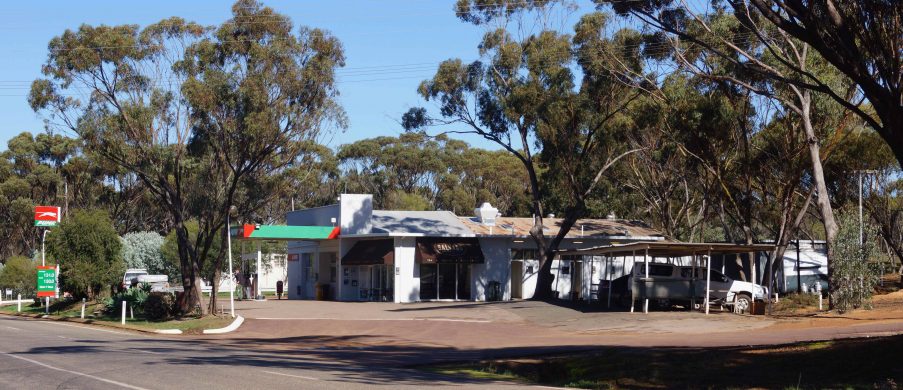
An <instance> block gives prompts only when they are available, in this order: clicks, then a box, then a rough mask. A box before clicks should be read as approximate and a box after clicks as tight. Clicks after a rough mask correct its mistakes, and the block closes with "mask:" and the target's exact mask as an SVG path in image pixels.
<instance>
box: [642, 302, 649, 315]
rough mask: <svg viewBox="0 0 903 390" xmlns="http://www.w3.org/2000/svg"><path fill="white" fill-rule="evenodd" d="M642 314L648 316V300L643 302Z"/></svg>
mask: <svg viewBox="0 0 903 390" xmlns="http://www.w3.org/2000/svg"><path fill="white" fill-rule="evenodd" d="M643 314H649V298H646V299H645V300H644V301H643Z"/></svg>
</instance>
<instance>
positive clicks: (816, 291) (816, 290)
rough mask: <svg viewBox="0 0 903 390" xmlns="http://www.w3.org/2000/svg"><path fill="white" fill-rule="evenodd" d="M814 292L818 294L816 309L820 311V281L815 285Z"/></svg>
mask: <svg viewBox="0 0 903 390" xmlns="http://www.w3.org/2000/svg"><path fill="white" fill-rule="evenodd" d="M815 293H816V294H818V311H821V310H822V306H821V283H819V284H816V285H815Z"/></svg>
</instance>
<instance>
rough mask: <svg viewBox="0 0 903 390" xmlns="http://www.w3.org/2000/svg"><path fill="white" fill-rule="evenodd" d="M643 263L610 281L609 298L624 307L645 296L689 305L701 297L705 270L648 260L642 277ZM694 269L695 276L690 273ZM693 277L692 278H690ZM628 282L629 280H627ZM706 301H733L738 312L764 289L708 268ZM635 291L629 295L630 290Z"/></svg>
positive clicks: (746, 309)
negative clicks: (708, 278)
mask: <svg viewBox="0 0 903 390" xmlns="http://www.w3.org/2000/svg"><path fill="white" fill-rule="evenodd" d="M644 265H645V263H637V266H636V267H634V273H633V275H631V274H628V275H625V276H622V277H620V278H618V279H615V280H614V281H613V282H612V287H611V288H612V297H613V298H616V301H617V302H618V303H619V304H620V305H622V306H624V307H629V306H631V301H632V299H634V298H635V299H642V298H644V297H645V298H649V300H650V301H651V302H652V303H653V304H655V305H656V306H658V307H662V308H668V307H671V306H672V305H682V306H689V305H690V304H692V303H693V302H694V301H695V302H696V303H697V305H698V304H700V303H702V302H704V300H705V289H706V269H705V268H704V267H695V268H694V267H688V266H679V265H673V264H661V263H650V264H649V277H648V278H646V267H645V266H644ZM694 270H695V272H696V273H695V275H694ZM694 276H695V277H694ZM631 281H632V283H631ZM709 290H710V291H709V302H710V303H716V304H733V305H735V308H736V310H737V311H738V312H741V313H747V312H749V311H750V308H751V307H752V303H753V302H755V301H764V300H765V299H767V297H768V289H767V288H765V287H763V286H761V285H758V284H754V283H750V282H744V281H739V280H733V279H731V278H730V277H728V276H726V275H724V274H722V273H721V272H719V271H716V270H712V271H711V273H710V281H709ZM633 291H635V292H636V293H635V294H633V293H632V292H633Z"/></svg>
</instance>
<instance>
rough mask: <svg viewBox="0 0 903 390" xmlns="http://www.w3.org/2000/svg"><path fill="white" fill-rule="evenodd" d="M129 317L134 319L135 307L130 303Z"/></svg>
mask: <svg viewBox="0 0 903 390" xmlns="http://www.w3.org/2000/svg"><path fill="white" fill-rule="evenodd" d="M129 318H131V319H133V320H134V319H135V307H134V306H131V305H129Z"/></svg>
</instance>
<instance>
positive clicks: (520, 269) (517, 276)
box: [511, 261, 524, 299]
mask: <svg viewBox="0 0 903 390" xmlns="http://www.w3.org/2000/svg"><path fill="white" fill-rule="evenodd" d="M523 291H524V262H523V261H512V262H511V298H512V299H522V298H523V297H524V293H523Z"/></svg>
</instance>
